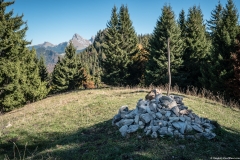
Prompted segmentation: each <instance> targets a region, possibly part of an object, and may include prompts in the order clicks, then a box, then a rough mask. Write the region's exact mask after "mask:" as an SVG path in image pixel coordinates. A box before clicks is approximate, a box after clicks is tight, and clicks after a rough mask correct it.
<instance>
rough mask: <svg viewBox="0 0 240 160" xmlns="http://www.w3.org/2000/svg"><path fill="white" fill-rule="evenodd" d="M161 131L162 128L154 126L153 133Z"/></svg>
mask: <svg viewBox="0 0 240 160" xmlns="http://www.w3.org/2000/svg"><path fill="white" fill-rule="evenodd" d="M159 129H160V126H152V132H157V130H159Z"/></svg>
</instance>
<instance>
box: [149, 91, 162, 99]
mask: <svg viewBox="0 0 240 160" xmlns="http://www.w3.org/2000/svg"><path fill="white" fill-rule="evenodd" d="M161 93H162V91H161V90H159V89H153V90H151V91H150V92H149V93H148V94H147V95H146V96H145V99H146V100H152V99H154V98H155V96H156V95H158V94H161Z"/></svg>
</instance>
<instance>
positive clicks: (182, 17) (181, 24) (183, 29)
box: [178, 10, 187, 39]
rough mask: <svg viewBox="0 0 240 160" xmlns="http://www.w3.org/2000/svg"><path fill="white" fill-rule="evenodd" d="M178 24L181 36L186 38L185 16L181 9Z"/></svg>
mask: <svg viewBox="0 0 240 160" xmlns="http://www.w3.org/2000/svg"><path fill="white" fill-rule="evenodd" d="M178 24H179V27H180V29H181V36H182V38H184V39H185V38H186V28H187V27H186V17H185V11H184V10H181V12H180V14H179V18H178Z"/></svg>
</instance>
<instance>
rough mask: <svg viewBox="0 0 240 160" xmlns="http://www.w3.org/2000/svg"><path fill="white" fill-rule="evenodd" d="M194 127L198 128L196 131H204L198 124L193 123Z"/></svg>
mask: <svg viewBox="0 0 240 160" xmlns="http://www.w3.org/2000/svg"><path fill="white" fill-rule="evenodd" d="M192 128H193V129H194V130H196V131H198V132H203V129H202V128H200V127H199V126H198V125H196V124H195V125H193V126H192Z"/></svg>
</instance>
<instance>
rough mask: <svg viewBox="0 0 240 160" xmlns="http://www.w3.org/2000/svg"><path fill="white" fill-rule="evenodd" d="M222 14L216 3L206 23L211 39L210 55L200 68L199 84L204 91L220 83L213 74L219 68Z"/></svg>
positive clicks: (219, 4)
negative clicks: (217, 63) (217, 62)
mask: <svg viewBox="0 0 240 160" xmlns="http://www.w3.org/2000/svg"><path fill="white" fill-rule="evenodd" d="M222 12H223V7H222V5H221V3H220V1H219V2H218V5H217V6H216V7H215V9H214V10H213V11H212V12H211V19H210V20H209V21H207V25H208V30H209V34H210V37H211V42H212V43H211V44H212V45H211V48H210V52H211V54H210V55H208V56H207V60H206V61H205V62H204V64H203V65H202V66H201V74H202V77H201V78H200V83H201V85H202V87H204V88H206V89H213V88H214V87H213V86H215V85H217V84H218V83H220V82H219V81H218V75H217V74H215V73H214V72H216V69H217V68H218V67H219V66H218V65H216V64H215V63H216V60H217V59H218V58H219V57H218V54H219V52H218V49H219V45H221V39H222V38H221V37H220V30H221V27H222V26H221V24H222V16H223V15H222Z"/></svg>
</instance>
